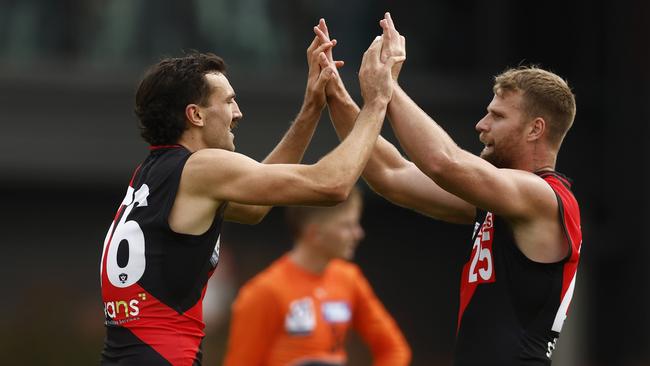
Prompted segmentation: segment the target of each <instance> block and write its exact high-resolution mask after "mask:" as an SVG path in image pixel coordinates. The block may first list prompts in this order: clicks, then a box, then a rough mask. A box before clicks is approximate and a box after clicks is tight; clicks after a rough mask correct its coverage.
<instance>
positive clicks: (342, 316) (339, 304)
mask: <svg viewBox="0 0 650 366" xmlns="http://www.w3.org/2000/svg"><path fill="white" fill-rule="evenodd" d="M321 310H322V312H323V318H325V321H326V322H328V323H347V322H349V321H350V318H351V317H352V311H351V310H350V305H348V303H347V302H345V301H328V302H325V303H323V305H321Z"/></svg>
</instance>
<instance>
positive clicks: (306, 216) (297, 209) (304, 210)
mask: <svg viewBox="0 0 650 366" xmlns="http://www.w3.org/2000/svg"><path fill="white" fill-rule="evenodd" d="M353 204H358V205H360V206H361V205H363V192H362V191H361V189H360V188H359V187H357V186H354V187H352V191H351V192H350V195H349V196H348V199H347V200H345V201H343V202H341V203H339V204H338V205H336V206H330V207H325V206H289V207H287V208H286V209H285V212H284V213H285V219H286V222H287V226H288V227H289V233H290V234H291V235H292V236H293V238H294V239H297V238H299V237H300V236H301V235H302V233H303V230H304V228H305V227H306V226H307V225H309V224H310V223H312V222H315V221H316V222H318V221H320V220H323V219H326V218H328V217H332V216H336V215H338V214H340V213H341V212H343V211H345V210H347V209H348V208H349V207H350V206H351V205H353Z"/></svg>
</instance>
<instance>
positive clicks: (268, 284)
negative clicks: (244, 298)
mask: <svg viewBox="0 0 650 366" xmlns="http://www.w3.org/2000/svg"><path fill="white" fill-rule="evenodd" d="M283 262H284V260H283V258H280V259H278V260H276V261H274V262H273V263H271V264H270V265H269V266H268V267H266V268H265V269H263V270H262V271H261V272H260V273H258V274H256V275H255V276H253V277H252V278H251V279H250V280H248V281H247V282H246V283H245V284H244V285H243V286H242V289H241V291H240V293H241V294H245V293H251V292H260V293H264V294H266V295H269V294H272V293H274V292H275V291H277V288H278V286H279V284H282V283H284V280H283V278H282V277H283V276H284V271H283V267H284V265H283Z"/></svg>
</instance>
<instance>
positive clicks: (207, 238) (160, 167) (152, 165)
mask: <svg viewBox="0 0 650 366" xmlns="http://www.w3.org/2000/svg"><path fill="white" fill-rule="evenodd" d="M150 149H151V153H150V154H149V156H148V157H147V158H146V160H145V161H144V162H143V163H142V164H141V165H140V166H139V167H138V168H137V169H136V171H135V173H134V175H133V178H132V179H131V183H130V184H129V187H128V189H127V192H126V196H125V197H124V200H123V201H122V203H121V205H120V207H119V209H118V211H117V214H116V215H115V219H114V221H113V223H112V224H111V226H110V229H109V230H108V234H107V235H106V239H105V240H104V249H103V252H102V259H101V265H100V275H101V286H102V299H103V302H104V314H105V316H106V322H105V325H106V340H105V344H104V350H103V352H102V365H174V366H176V365H183V366H192V365H200V364H201V351H200V344H201V341H202V339H203V336H204V333H203V328H204V324H203V313H202V300H203V296H204V295H205V288H206V283H207V281H208V279H209V277H210V276H211V275H212V272H213V271H214V269H215V268H216V266H217V262H218V260H219V235H220V232H221V223H222V221H223V210H224V207H225V204H222V205H221V207H220V208H219V210H218V212H217V214H216V215H215V218H214V220H213V222H212V225H211V226H210V228H209V229H208V230H207V231H206V232H205V233H203V234H201V235H186V234H179V233H176V232H174V231H173V230H172V229H171V228H170V227H169V223H168V217H169V213H170V211H171V208H172V206H173V204H174V200H175V197H176V192H177V190H178V185H179V183H180V178H181V173H182V171H183V167H184V166H185V162H186V161H187V159H188V158H189V157H190V154H191V153H190V152H189V151H188V150H186V149H185V148H184V147H182V146H180V145H174V146H153V147H151V148H150Z"/></svg>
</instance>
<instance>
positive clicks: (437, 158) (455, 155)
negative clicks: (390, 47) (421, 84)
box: [387, 84, 462, 180]
mask: <svg viewBox="0 0 650 366" xmlns="http://www.w3.org/2000/svg"><path fill="white" fill-rule="evenodd" d="M387 114H388V118H389V120H390V122H391V126H392V127H393V131H394V132H395V135H396V136H397V139H398V140H399V142H400V145H401V146H402V148H403V149H404V151H405V152H406V154H407V155H408V156H409V157H410V158H411V160H412V161H413V162H414V163H415V165H417V166H418V168H420V170H422V171H423V172H424V173H425V174H427V175H429V176H431V177H432V178H434V180H435V176H437V175H439V174H440V173H442V172H444V171H446V170H447V168H448V167H449V166H450V164H454V163H455V162H456V160H457V159H459V158H460V157H461V156H462V150H461V149H460V148H459V147H458V145H456V143H455V142H454V141H453V140H452V139H451V137H449V135H448V134H447V133H446V132H445V131H444V130H443V129H442V128H441V127H440V126H439V125H438V124H437V123H436V122H435V121H434V120H433V119H432V118H431V117H429V116H428V115H427V114H426V113H425V112H424V111H423V110H422V109H421V108H420V107H419V106H418V105H417V104H416V103H415V102H414V101H413V100H412V99H411V98H410V97H409V96H408V95H407V94H406V93H405V92H404V91H403V90H402V89H401V88H400V87H399V86H398V85H397V84H395V86H394V92H393V98H392V100H391V102H390V104H389V105H388V112H387Z"/></svg>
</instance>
